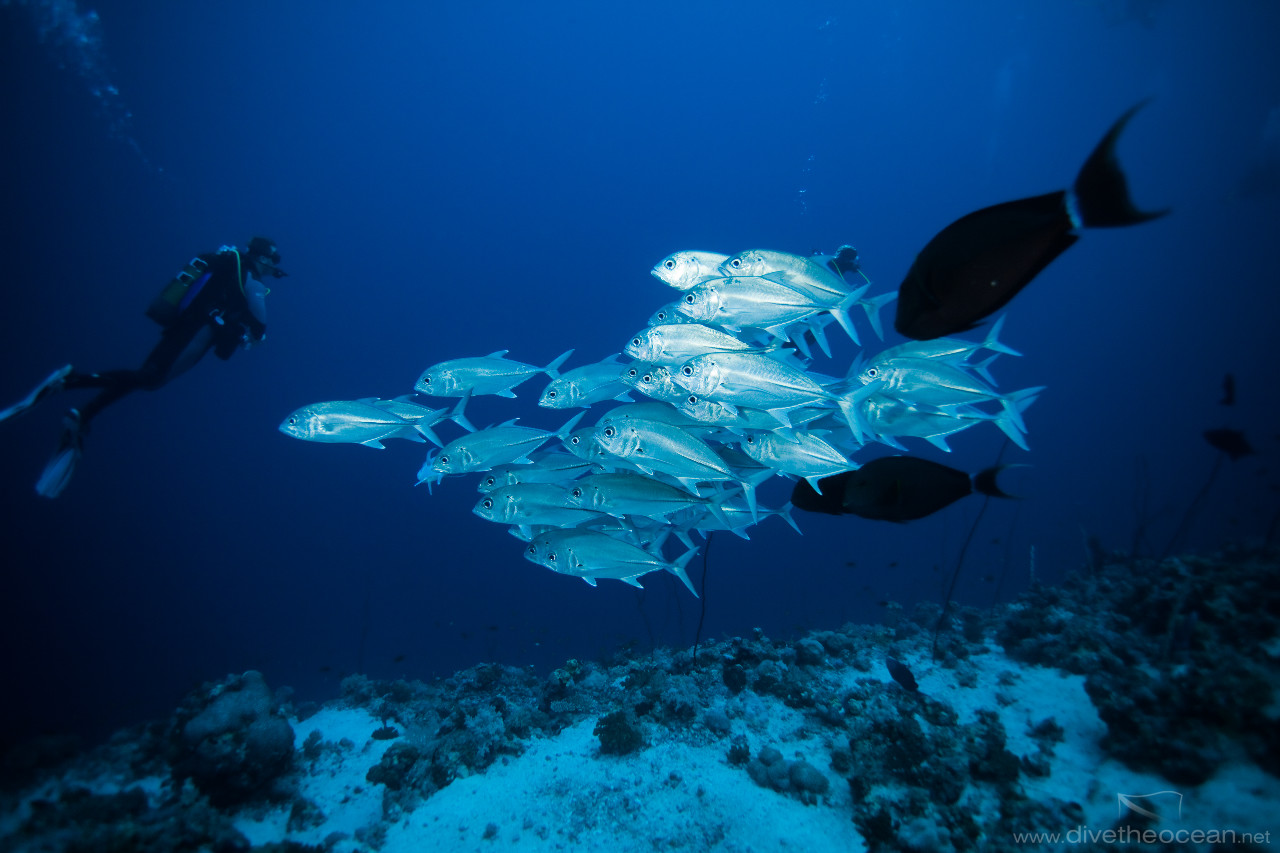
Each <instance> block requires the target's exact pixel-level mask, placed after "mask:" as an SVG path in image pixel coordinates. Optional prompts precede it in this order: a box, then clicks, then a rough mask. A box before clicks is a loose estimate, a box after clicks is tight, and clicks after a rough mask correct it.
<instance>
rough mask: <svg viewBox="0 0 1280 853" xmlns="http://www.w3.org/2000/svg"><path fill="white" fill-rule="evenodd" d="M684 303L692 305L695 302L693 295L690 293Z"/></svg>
mask: <svg viewBox="0 0 1280 853" xmlns="http://www.w3.org/2000/svg"><path fill="white" fill-rule="evenodd" d="M684 301H685V302H688V303H689V304H690V305H692V304H693V302H694V298H693V294H692V293H690V294H689V295H687V296H685V298H684Z"/></svg>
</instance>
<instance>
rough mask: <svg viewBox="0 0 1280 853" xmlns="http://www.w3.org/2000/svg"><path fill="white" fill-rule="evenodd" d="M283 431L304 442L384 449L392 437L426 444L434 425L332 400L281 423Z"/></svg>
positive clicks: (361, 404) (368, 405)
mask: <svg viewBox="0 0 1280 853" xmlns="http://www.w3.org/2000/svg"><path fill="white" fill-rule="evenodd" d="M280 431H281V432H282V433H284V434H285V435H287V436H290V437H292V438H298V439H302V440H303V441H319V442H323V443H326V444H363V445H364V446H365V447H374V448H377V449H378V450H381V449H383V447H384V446H385V445H383V443H382V442H383V441H385V440H386V439H388V438H405V439H408V440H409V441H418V442H421V441H425V440H426V438H425V436H428V435H430V436H431V438H432V439H433V440H436V439H435V436H434V433H431V431H430V425H428V426H426V427H425V428H424V427H422V426H421V425H420V423H414V422H410V421H408V420H405V419H404V418H402V417H400V416H399V415H397V414H395V413H394V412H390V411H387V410H386V409H384V408H380V407H378V406H375V405H372V404H371V403H368V402H359V401H356V400H331V401H329V402H325V403H312V404H311V405H309V406H303V407H302V408H300V409H295V410H294V411H293V412H291V413H290V414H289V416H288V417H287V418H285V419H284V421H282V422H281V424H280Z"/></svg>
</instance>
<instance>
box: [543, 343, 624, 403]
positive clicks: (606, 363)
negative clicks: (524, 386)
mask: <svg viewBox="0 0 1280 853" xmlns="http://www.w3.org/2000/svg"><path fill="white" fill-rule="evenodd" d="M621 370H622V362H621V361H619V360H618V357H617V356H616V355H611V356H609V357H608V358H605V359H602V360H600V361H597V362H596V363H595V364H585V365H583V366H582V367H575V368H574V369H573V370H566V371H565V372H564V373H563V374H561V375H560V376H558V377H556V378H555V379H552V380H551V382H549V383H548V384H547V387H546V388H545V389H544V390H543V392H542V396H541V397H540V398H539V399H538V405H539V406H543V407H545V408H548V409H572V408H575V407H578V406H581V407H582V408H584V409H585V408H589V407H590V406H592V405H594V404H595V403H602V402H604V401H606V400H624V401H626V402H628V403H629V402H631V397H629V396H628V395H627V389H628V388H630V386H629V385H627V383H625V382H623V381H622V379H621V376H620V371H621Z"/></svg>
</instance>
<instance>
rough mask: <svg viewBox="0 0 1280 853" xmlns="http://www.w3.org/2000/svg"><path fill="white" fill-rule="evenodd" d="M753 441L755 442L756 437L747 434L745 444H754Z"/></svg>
mask: <svg viewBox="0 0 1280 853" xmlns="http://www.w3.org/2000/svg"><path fill="white" fill-rule="evenodd" d="M755 443H756V437H755V436H754V435H749V436H747V444H755Z"/></svg>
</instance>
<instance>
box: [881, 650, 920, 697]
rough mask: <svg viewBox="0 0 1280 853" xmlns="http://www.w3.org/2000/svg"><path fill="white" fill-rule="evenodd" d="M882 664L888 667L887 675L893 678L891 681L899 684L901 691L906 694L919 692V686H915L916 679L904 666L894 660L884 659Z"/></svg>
mask: <svg viewBox="0 0 1280 853" xmlns="http://www.w3.org/2000/svg"><path fill="white" fill-rule="evenodd" d="M884 663H885V666H887V667H889V674H890V675H891V676H893V680H894V681H896V682H898V683H899V684H901V685H902V689H903V690H906V691H907V692H908V693H919V692H920V685H918V684H916V677H915V676H914V675H912V674H911V670H909V669H907V665H906V664H904V663H902V662H900V661H898V660H895V659H894V658H885V659H884Z"/></svg>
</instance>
